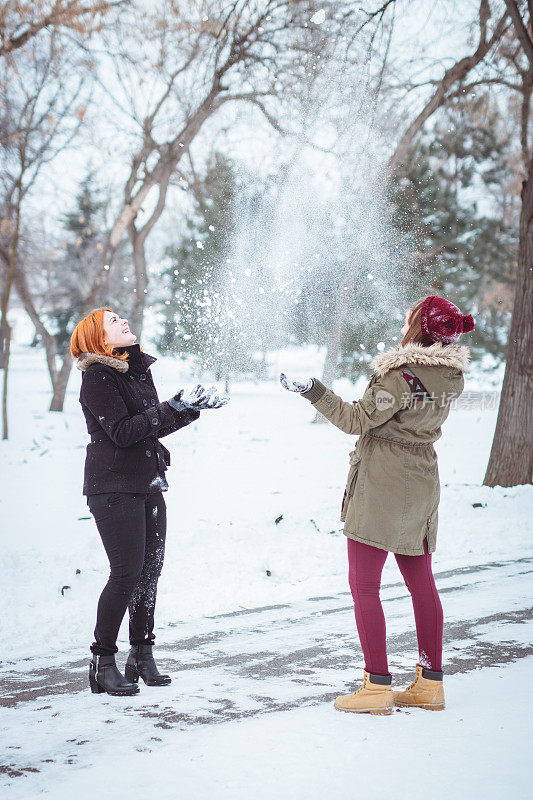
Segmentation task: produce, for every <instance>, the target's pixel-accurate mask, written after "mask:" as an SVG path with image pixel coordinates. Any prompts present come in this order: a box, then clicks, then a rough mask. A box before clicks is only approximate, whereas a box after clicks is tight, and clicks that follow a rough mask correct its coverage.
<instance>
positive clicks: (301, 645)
mask: <svg viewBox="0 0 533 800" xmlns="http://www.w3.org/2000/svg"><path fill="white" fill-rule="evenodd" d="M146 350H147V351H148V352H153V350H152V349H151V348H150V347H149V346H146ZM277 358H278V361H279V363H278V364H277V365H275V366H276V368H277V367H279V368H285V369H286V370H287V371H288V372H289V373H291V371H292V374H294V375H295V377H306V376H307V375H308V374H309V370H310V369H311V367H312V361H313V358H312V353H309V352H302V353H300V354H298V352H297V351H294V352H291V353H284V354H279V356H277ZM152 372H153V374H154V379H155V381H156V385H157V387H158V391H159V395H160V398H161V399H165V398H166V397H168V396H170V395H171V394H174V392H175V391H176V390H177V389H178V388H181V387H182V386H184V385H190V384H191V383H192V382H193V380H194V376H191V375H189V374H187V373H186V367H185V366H184V365H183V364H182V363H181V362H179V361H174V360H172V359H168V358H159V359H158V361H157V362H156V363H155V364H154V366H153V368H152ZM315 374H316V373H315ZM80 378H81V376H80V374H79V373H78V371H77V370H74V371H73V374H72V377H71V381H70V385H69V390H68V393H67V400H66V406H65V411H64V413H63V414H50V413H49V412H47V410H46V409H47V407H48V403H49V400H50V388H49V383H48V378H47V373H46V370H45V367H44V359H43V354H42V352H40V351H35V350H33V349H31V348H28V347H25V346H23V345H22V344H17V345H16V346H15V347H14V352H13V357H12V362H11V373H10V405H9V412H10V413H9V417H10V439H9V441H8V442H2V443H1V444H0V446H1V448H2V461H1V463H2V476H1V478H2V493H1V496H0V519H1V531H2V533H1V540H2V548H1V552H0V567H1V575H2V581H1V584H0V599H1V602H2V606H1V607H2V615H1V617H0V635H1V637H2V641H3V642H4V650H3V654H2V661H1V663H0V680H1V679H2V676H3V681H2V683H3V689H2V691H1V692H0V695H3V696H4V697H5V698H7V699H6V702H5V705H6V706H7V708H6V709H5V710H4V712H3V720H2V722H1V723H0V725H1V728H0V739H1V740H2V741H3V742H4V743H5V744H4V746H3V747H2V757H3V759H4V763H5V764H6V765H7V767H6V769H4V772H5V774H6V779H7V780H8V781H9V790H8V791H9V792H10V794H9V796H10V797H11V796H12V797H13V798H16V797H20V798H23V797H33V796H34V795H35V794H36V793H37V792H39V791H41V792H44V793H45V794H46V793H50V794H51V795H52V796H54V797H55V798H56V797H57V798H60V797H65V798H66V797H67V796H68V797H70V796H72V795H73V794H75V793H77V795H78V797H80V798H85V797H87V798H88V797H89V796H90V795H92V794H93V793H94V792H95V791H99V788H98V787H101V785H102V776H105V779H106V780H105V783H106V787H107V788H110V789H117V790H118V795H117V796H125V794H126V791H127V790H128V789H134V788H146V789H149V790H150V791H151V793H153V794H157V795H159V796H160V797H169V798H170V797H172V798H173V797H183V798H187V799H188V798H204V797H205V798H208V797H209V798H212V797H216V798H218V797H220V798H233V797H241V796H244V795H248V794H250V792H251V791H252V792H253V794H254V795H256V796H257V797H259V798H262V797H265V798H266V797H271V796H274V795H275V794H277V795H279V796H281V797H284V798H285V797H287V798H304V797H305V798H319V797H320V798H322V797H323V796H325V795H327V796H329V797H331V798H345V797H346V798H352V797H355V796H356V795H357V794H358V791H359V790H360V791H361V792H362V794H363V795H368V794H369V793H370V792H371V793H372V795H374V794H375V795H377V794H378V793H379V794H380V795H381V796H382V797H395V798H403V797H406V798H407V797H409V798H417V797H427V796H433V797H435V798H436V799H437V800H439V798H441V797H443V798H444V796H445V795H447V796H449V795H450V793H452V794H454V795H456V796H457V795H458V796H460V795H461V793H462V791H463V789H464V795H465V796H467V795H470V796H471V797H480V798H481V797H483V798H489V797H501V796H502V795H503V794H504V793H514V794H515V795H516V796H517V797H521V796H525V789H526V786H527V780H528V779H527V773H526V768H527V766H526V761H525V759H526V757H527V748H528V742H529V741H530V740H531V734H532V733H533V726H532V723H531V721H530V713H528V711H527V705H528V704H527V702H526V701H525V699H524V698H525V695H524V693H522V691H519V690H518V689H517V687H523V686H526V685H527V684H528V682H529V680H528V676H530V674H531V666H532V664H533V658H532V657H531V655H530V654H531V652H532V648H531V647H530V642H531V639H532V637H531V615H530V614H529V616H528V613H527V609H529V607H530V605H531V603H530V597H531V588H532V581H531V574H532V572H531V568H530V565H531V563H532V562H531V559H532V558H533V535H532V534H533V522H532V519H533V514H532V512H533V487H531V486H525V487H517V488H513V489H504V488H501V487H496V488H495V489H489V488H487V487H482V486H481V482H482V480H483V474H484V470H485V467H486V463H487V459H488V455H489V451H490V445H491V440H492V434H493V430H494V425H495V420H496V409H487V408H484V409H479V408H471V409H455V410H453V411H452V412H451V414H450V417H449V419H448V421H447V423H446V425H445V428H444V435H443V438H442V439H441V440H440V441H439V442H438V443H437V445H436V447H437V450H438V453H439V468H440V476H441V484H442V497H441V505H440V510H439V533H438V549H437V553H436V555H435V557H434V569H435V572H436V573H437V574H438V576H439V577H438V579H437V582H438V585H439V588H440V590H441V592H442V600H443V605H444V610H445V616H446V624H447V625H448V642H447V645H446V648H445V669H446V668H447V670H448V674H449V675H450V677H449V678H447V683H446V686H447V698H448V709H447V711H446V712H444V713H443V714H428V713H426V712H423V711H412V712H403V711H402V712H397V713H396V714H395V715H393V716H392V717H384V718H379V717H378V718H367V717H362V718H361V717H359V716H356V717H354V715H342V714H339V713H337V712H334V711H333V710H332V707H331V702H330V700H331V697H332V696H333V695H334V693H335V690H336V689H338V690H339V691H344V690H345V688H346V687H347V686H350V685H352V686H354V685H355V682H356V681H357V680H358V679H359V678H360V675H361V667H362V664H361V662H360V658H359V654H360V651H359V649H358V643H357V641H356V636H355V626H354V623H353V612H352V611H351V608H350V598H349V596H348V595H347V594H346V592H347V581H346V553H345V550H346V542H345V538H344V536H343V535H342V534H341V533H340V530H341V523H340V521H339V507H340V500H341V497H342V493H343V489H344V484H345V479H346V473H347V470H348V452H349V451H350V450H351V449H352V448H353V440H352V439H350V437H348V436H346V435H345V434H343V433H342V432H340V431H338V430H337V429H335V428H333V426H330V425H312V424H311V421H312V419H313V416H314V411H313V408H312V407H311V406H310V405H309V404H308V403H307V402H306V401H304V400H302V399H301V398H299V397H297V396H294V395H292V394H289V393H287V392H284V391H283V390H282V389H281V388H280V387H279V384H277V383H276V382H275V381H271V382H264V383H261V384H252V383H241V384H235V385H234V386H232V387H231V395H232V401H231V403H230V404H229V405H228V406H227V407H225V408H223V409H220V410H218V411H210V412H202V415H201V417H200V419H199V420H198V422H197V423H194V424H192V425H190V426H189V427H188V428H186V429H184V430H182V431H179V432H177V433H176V434H173V435H172V436H170V437H167V438H166V439H165V440H164V442H165V444H166V446H167V447H169V449H170V451H171V455H172V466H171V468H170V470H169V472H168V473H167V476H168V479H169V483H170V490H169V491H168V492H167V493H166V494H165V498H166V501H167V506H168V538H167V551H166V559H165V568H164V570H163V575H162V577H161V580H160V584H159V594H158V609H157V624H158V628H157V633H158V639H157V642H158V645H159V646H160V653H161V654H162V656H163V657H164V658H165V659H166V662H167V665H168V667H167V668H172V671H173V675H174V682H173V684H172V687H171V689H170V691H171V692H172V694H171V695H169V694H167V695H164V693H163V690H161V689H157V690H155V693H152V694H149V690H148V687H143V690H142V692H141V695H140V696H139V698H135V699H134V700H129V701H128V703H127V706H126V705H124V704H123V703H122V704H120V703H119V702H118V699H117V698H109V697H107V696H92V695H90V694H89V692H88V690H87V688H86V686H85V682H86V676H85V673H86V659H87V653H88V650H87V648H88V645H89V644H90V642H91V641H92V629H93V627H94V613H95V606H96V600H97V597H98V594H99V592H100V590H101V588H102V586H103V585H104V583H105V580H106V571H107V561H106V558H105V555H104V552H103V548H102V546H101V543H100V540H99V537H98V533H97V530H96V526H95V524H94V521H93V519H92V517H91V516H90V513H89V511H88V508H87V505H86V503H85V499H84V498H83V497H82V495H81V485H82V473H83V461H84V454H85V444H86V442H87V441H88V437H87V434H86V431H85V428H84V423H83V418H82V414H81V410H80V407H79V404H78V400H77V397H78V391H79V384H80ZM335 388H336V389H337V390H338V391H339V392H340V393H341V394H343V396H345V397H346V398H347V399H352V398H356V397H359V396H360V395H361V392H362V387H361V386H358V387H357V389H356V390H354V389H350V387H349V385H348V384H347V383H346V382H342V383H339V384H338V385H336V387H335ZM478 388H480V383H479V380H477V379H474V377H472V379H471V381H470V383H469V382H468V381H467V386H466V389H467V390H469V389H478ZM481 388H483V386H481ZM474 503H481V504H482V505H481V506H480V507H474V506H473V504H474ZM280 516H282V519H281V521H279V522H278V524H276V519H278V518H279V517H280ZM478 567H480V568H479V569H478ZM268 573H270V574H268ZM383 583H384V592H383V597H384V600H387V602H386V613H387V621H388V632H389V635H390V637H391V664H392V666H393V667H394V669H395V672H394V674H395V676H396V675H397V676H398V679H399V680H400V682H401V681H402V680H407V679H409V680H410V674H409V672H410V669H411V664H412V663H413V660H414V658H415V657H416V650H415V647H414V644H415V639H414V638H413V637H414V634H413V632H412V631H413V623H412V612H411V610H410V604H409V598H408V596H407V594H406V592H405V589H404V588H403V587H402V584H401V577H400V575H399V572H398V570H397V567H396V565H395V561H394V559H393V558H392V557H391V558H389V559H388V561H387V564H386V567H385V571H384V575H383ZM65 587H68V588H65ZM386 587H389V588H386ZM310 598H315V599H310ZM316 598H318V600H317V599H316ZM317 604H318V605H317ZM270 606H274V607H275V608H273V609H272V610H270V611H268V610H266V611H262V612H260V611H253V612H252V609H258V608H260V607H270ZM283 607H285V608H286V609H287V610H286V612H285V611H283ZM221 615H230V616H221ZM254 615H256V616H257V624H256V623H255V622H254V620H255V619H256V617H255V616H254ZM502 615H503V616H502ZM285 617H286V620H285ZM322 617H323V618H324V619H325V620H335V621H336V622H335V625H332V627H330V628H324V629H321V628H320V624H319V623H318V620H319V619H322ZM213 618H215V619H214V620H213ZM241 619H242V620H243V622H242V623H241V622H239V623H238V626H237V627H239V626H240V627H239V631H240V633H239V637H238V638H237V639H235V635H236V634H234V632H233V629H231V631H229V629H226V628H224V625H225V622H224V620H241ZM248 619H250V620H252V622H253V624H252V623H251V622H250V624H248V623H246V625H244V621H245V620H248ZM299 619H303V620H304V621H305V624H303V623H302V624H301V625H300V624H296V623H295V620H299ZM287 620H288V621H287ZM315 620H317V624H316V627H315V622H314V621H315ZM462 621H467V622H468V624H465V625H463V626H462V625H461V622H462ZM236 624H237V623H236ZM328 624H329V623H328ZM243 626H244V627H243ZM263 627H265V630H266V633H265V634H264V635H265V636H266V639H264V640H263V641H262V642H261V641H259V640H260V639H261V636H262V633H261V631H262V628H263ZM213 630H215V631H217V632H218V634H217V635H219V638H217V637H215V639H212V640H211V639H209V642H211V644H209V648H211V649H208V651H205V652H204V650H203V647H204V644H203V643H204V639H202V636H205V637H209V636H211V634H212V632H213ZM291 632H294V634H295V636H294V639H293V638H292V634H291ZM230 633H231V636H230V635H229V634H230ZM319 634H320V636H319ZM317 637H318V638H321V641H322V642H324V641H327V643H328V645H327V652H326V653H325V654H324V653H323V654H322V655H323V656H324V657H323V658H322V659H321V661H320V663H319V664H318V663H317V662H316V661H314V660H313V659H314V655H313V648H316V646H317ZM184 641H187V642H188V643H189V645H188V646H185V645H184V644H183V642H184ZM205 641H207V639H205ZM178 642H181V644H178ZM217 642H218V643H217ZM237 642H238V644H237ZM119 647H120V648H121V651H122V657H123V653H124V651H125V650H126V649H127V629H126V625H124V626H123V628H122V631H121V636H120V640H119ZM343 648H344V657H343V660H342V659H341V661H342V663H340V662H339V661H338V660H336V658H337V656H338V658H340V655H339V654H340V653H341V652H342V651H343ZM346 648H348V650H346ZM404 648H406V649H404ZM295 650H297V651H298V657H297V658H295V656H294V651H295ZM262 652H264V653H265V659H266V660H267V661H268V659H272V658H282V657H283V658H284V659H285V660H286V663H287V665H288V666H287V667H286V669H285V671H283V670H281V671H279V670H278V671H277V672H276V669H277V668H276V669H274V671H272V669H270V668H269V670H267V674H265V675H263V676H262V675H261V673H260V672H259V673H257V670H256V672H253V670H252V673H253V674H247V673H246V669H245V667H246V664H247V661H249V660H250V659H252V660H253V659H255V662H257V661H258V660H259V661H260V660H261V659H260V657H258V654H259V656H260V654H261V653H262ZM347 653H348V655H347ZM458 654H459V655H458ZM204 658H205V659H207V661H208V662H209V669H208V670H207V672H205V673H204V672H201V671H200V672H198V671H196V672H194V671H191V670H198V668H199V663H198V660H199V659H200V660H202V661H203V659H204ZM306 659H307V660H308V661H309V671H308V673H306ZM515 660H516V663H514V662H515ZM507 661H510V662H513V663H510V664H509V665H506V666H503V665H504V664H505V663H506V662H507ZM255 662H254V663H255ZM276 663H278V662H277V661H276ZM269 664H270V661H269ZM217 665H218V666H217ZM235 665H237V666H238V667H239V669H236V666H235ZM489 665H493V666H489ZM494 665H496V666H494ZM241 667H242V669H241ZM478 667H479V668H478ZM202 668H203V667H202ZM250 669H251V667H250ZM54 671H55V672H54ZM311 673H312V674H311ZM451 673H454V674H451ZM25 675H26V679H25V678H24V676H25ZM39 675H40V677H39ZM54 676H55V677H54ZM295 676H296V677H295ZM306 676H307V677H306ZM506 679H507V680H508V681H509V684H506V683H505V681H506ZM24 680H26V683H25V684H24ZM204 680H205V684H204V683H203V681H204ZM54 681H57V683H56V684H54ZM306 681H307V683H308V685H309V686H310V687H312V688H309V690H307V689H306V690H305V691H303V689H302V692H301V693H299V690H298V691H297V689H298V686H299V685H300V684H301V686H305V685H306V683H305V682H306ZM320 686H322V687H325V688H322V689H320V688H317V687H320ZM508 686H511V687H513V688H512V691H511V690H510V689H508V688H507V687H508ZM11 689H12V691H11ZM150 691H152V692H154V690H150ZM17 692H19V693H20V694H19V695H17ZM17 697H18V699H17ZM152 698H153V700H152ZM169 698H171V699H170V700H169ZM224 698H226V701H227V702H228V703H229V702H230V700H229V698H233V699H232V701H231V702H233V703H234V706H233V708H234V709H236V713H235V714H233V713H229V712H228V713H226V712H227V708H228V707H227V706H225V705H224V702H223V701H224ZM235 698H237V699H235ZM243 698H244V699H243ZM0 699H1V697H0ZM152 703H153V709H152V711H149V709H150V707H151V704H152ZM169 703H170V705H171V706H173V707H175V715H174V716H173V717H172V715H170V718H169V712H168V707H169V705H168V704H169ZM299 705H303V706H306V707H303V708H299ZM230 708H231V706H230ZM147 709H148V711H147ZM280 709H285V710H280ZM264 711H269V712H270V713H268V714H265V713H263V712H264ZM250 716H253V717H254V718H253V719H250ZM208 717H209V719H207V718H208ZM109 720H110V721H111V723H113V724H111V723H110V724H105V723H106V722H107V721H109ZM212 721H218V722H219V724H217V725H209V724H207V722H212ZM36 722H39V727H38V728H37V729H35V725H34V723H36ZM35 730H37V732H34V731H35ZM39 731H40V733H39ZM70 734H71V735H70ZM84 741H85V742H86V743H85V744H83V746H80V745H79V744H78V743H79V742H84ZM509 741H512V742H513V746H512V748H511V750H512V752H511V753H510V755H507V756H504V755H503V748H504V746H505V744H506V743H508V742H509ZM9 748H11V749H9ZM429 757H430V758H429ZM17 765H18V766H17ZM32 769H37V770H39V771H38V772H32V771H31V770H32ZM18 772H21V775H20V776H19V777H17V773H18ZM9 775H11V776H12V777H11V778H9Z"/></svg>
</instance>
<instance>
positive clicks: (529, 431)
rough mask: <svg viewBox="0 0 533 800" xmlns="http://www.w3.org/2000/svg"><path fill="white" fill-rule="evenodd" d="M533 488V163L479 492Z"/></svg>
mask: <svg viewBox="0 0 533 800" xmlns="http://www.w3.org/2000/svg"><path fill="white" fill-rule="evenodd" d="M532 482H533V159H531V160H530V164H529V173H528V176H527V180H526V181H524V183H523V185H522V209H521V212H520V240H519V248H518V271H517V276H516V291H515V299H514V308H513V317H512V320H511V330H510V332H509V341H508V344H507V363H506V366H505V374H504V378H503V386H502V393H501V398H500V406H499V409H498V420H497V422H496V431H495V433H494V440H493V442H492V449H491V451H490V459H489V463H488V466H487V472H486V474H485V479H484V481H483V485H484V486H519V485H522V484H526V483H532Z"/></svg>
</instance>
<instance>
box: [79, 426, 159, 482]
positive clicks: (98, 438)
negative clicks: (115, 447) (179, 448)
mask: <svg viewBox="0 0 533 800" xmlns="http://www.w3.org/2000/svg"><path fill="white" fill-rule="evenodd" d="M144 441H149V442H151V443H152V446H153V447H154V450H155V453H156V456H157V460H158V462H159V470H160V471H161V472H164V471H165V470H166V468H167V466H166V462H165V455H164V445H162V444H161V442H160V441H159V439H158V438H157V437H153V438H152V437H151V436H147V437H146V439H145V440H144ZM91 442H111V444H114V442H113V440H112V439H111V438H110V437H109V436H107V435H106V434H105V433H91Z"/></svg>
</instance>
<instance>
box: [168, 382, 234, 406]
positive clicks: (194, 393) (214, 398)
mask: <svg viewBox="0 0 533 800" xmlns="http://www.w3.org/2000/svg"><path fill="white" fill-rule="evenodd" d="M217 392H218V390H217V388H216V387H215V386H211V387H210V388H209V389H204V387H203V386H202V385H201V384H200V383H199V384H198V385H197V386H195V387H194V389H192V390H191V391H189V392H187V393H185V391H184V389H181V390H180V391H179V392H178V393H177V394H175V395H174V397H173V398H172V400H173V401H174V403H175V404H176V405H178V404H180V405H181V407H183V406H185V408H193V409H196V410H197V411H203V410H205V409H208V408H221V407H222V406H225V405H226V403H229V400H230V398H229V396H228V395H227V394H220V395H219V394H218V393H217ZM169 403H170V405H172V406H173V407H174V408H176V405H174V403H172V402H171V401H170V400H169Z"/></svg>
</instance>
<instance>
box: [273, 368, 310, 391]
mask: <svg viewBox="0 0 533 800" xmlns="http://www.w3.org/2000/svg"><path fill="white" fill-rule="evenodd" d="M279 380H280V383H281V385H282V386H283V388H284V389H287V391H288V392H300V394H301V393H302V392H308V391H309V389H310V388H311V387H312V385H313V379H312V378H309V380H308V381H306V383H302V382H301V381H290V380H289V379H288V378H287V376H286V375H285V373H284V372H282V373H281V375H280V376H279Z"/></svg>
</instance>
